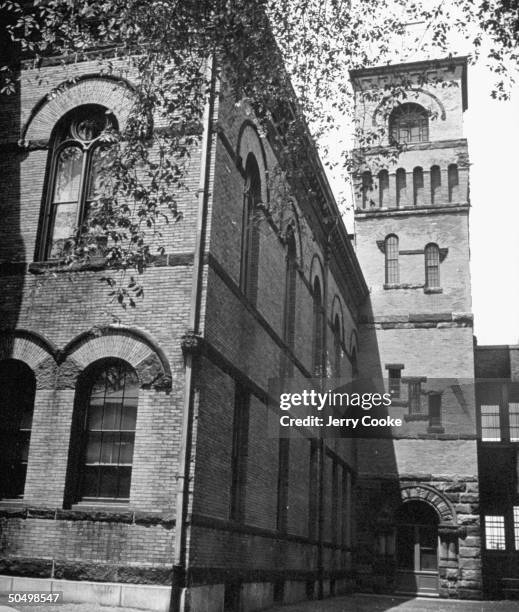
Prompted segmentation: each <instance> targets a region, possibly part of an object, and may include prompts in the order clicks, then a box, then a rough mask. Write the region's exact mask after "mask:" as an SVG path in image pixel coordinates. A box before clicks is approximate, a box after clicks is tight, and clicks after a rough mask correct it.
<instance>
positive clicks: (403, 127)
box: [389, 102, 429, 143]
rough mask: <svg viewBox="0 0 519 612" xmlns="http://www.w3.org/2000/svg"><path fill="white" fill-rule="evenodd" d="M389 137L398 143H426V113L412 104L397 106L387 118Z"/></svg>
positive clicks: (423, 109)
mask: <svg viewBox="0 0 519 612" xmlns="http://www.w3.org/2000/svg"><path fill="white" fill-rule="evenodd" d="M389 137H390V140H392V141H394V142H399V143H404V142H409V143H413V142H426V141H428V140H429V114H428V112H427V111H426V110H425V108H423V106H420V105H419V104H414V103H413V102H406V103H405V104H401V105H400V106H397V107H396V108H395V109H394V110H393V112H392V113H391V115H390V117H389Z"/></svg>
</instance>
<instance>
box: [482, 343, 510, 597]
mask: <svg viewBox="0 0 519 612" xmlns="http://www.w3.org/2000/svg"><path fill="white" fill-rule="evenodd" d="M475 362H476V402H477V418H478V427H479V432H480V436H479V441H478V444H479V449H478V459H479V465H478V469H479V476H480V483H481V500H480V501H481V517H482V522H483V524H482V532H483V535H484V540H483V541H484V550H483V555H482V561H483V584H484V587H485V592H486V593H487V594H488V595H490V596H492V597H503V596H504V597H510V598H514V599H517V597H518V596H519V580H518V578H517V576H518V575H519V449H518V444H517V443H518V442H519V347H518V346H476V348H475Z"/></svg>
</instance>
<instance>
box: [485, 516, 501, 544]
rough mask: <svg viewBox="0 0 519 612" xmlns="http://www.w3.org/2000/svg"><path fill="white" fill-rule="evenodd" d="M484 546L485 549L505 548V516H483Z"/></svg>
mask: <svg viewBox="0 0 519 612" xmlns="http://www.w3.org/2000/svg"><path fill="white" fill-rule="evenodd" d="M485 547H486V549H487V550H505V549H506V541H505V517H504V516H485Z"/></svg>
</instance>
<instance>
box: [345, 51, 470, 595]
mask: <svg viewBox="0 0 519 612" xmlns="http://www.w3.org/2000/svg"><path fill="white" fill-rule="evenodd" d="M466 70H467V67H466V60H465V58H452V59H448V60H443V61H434V62H428V61H426V62H417V63H413V64H404V65H394V66H385V67H380V68H370V69H365V70H358V71H354V72H352V73H351V79H352V83H353V87H354V90H355V95H356V108H357V117H356V119H357V124H358V125H359V127H360V128H361V130H362V131H363V133H364V135H369V134H370V133H373V131H377V130H378V133H379V134H380V133H382V132H383V134H384V136H382V137H381V138H380V140H379V141H378V142H376V143H375V145H373V144H372V145H371V146H369V147H366V146H364V147H362V146H361V145H362V139H361V140H359V148H358V149H357V151H356V155H357V158H358V162H359V167H358V173H357V175H356V181H357V184H356V190H355V191H356V198H357V203H356V210H355V225H356V229H355V231H356V251H357V256H358V258H359V262H360V265H361V268H362V270H363V273H364V277H365V279H366V282H367V284H368V287H369V289H370V296H369V300H368V301H367V302H366V304H365V305H364V306H363V308H362V311H361V317H360V325H359V334H360V336H359V347H360V351H359V364H360V374H361V376H364V377H369V378H379V379H380V378H387V384H388V386H389V389H390V390H391V391H393V398H394V400H393V404H392V406H391V408H390V411H391V415H392V416H398V417H400V418H401V419H402V420H403V426H402V427H399V428H397V429H394V431H393V438H394V439H393V440H392V441H382V440H379V441H371V442H370V443H367V442H366V443H364V444H362V445H359V448H358V466H359V474H358V477H359V491H360V493H359V509H358V516H359V517H362V518H359V524H358V534H357V538H358V539H357V551H358V555H359V570H360V571H361V572H362V571H364V572H365V577H364V583H366V584H368V585H369V586H374V587H375V588H380V589H388V588H396V589H397V590H399V591H403V592H411V593H412V592H418V593H423V594H438V593H439V594H440V595H441V596H446V597H453V596H458V597H471V598H477V597H479V596H481V555H480V532H479V493H478V472H477V441H476V419H475V403H474V392H473V385H472V380H473V376H474V359H473V332H472V314H471V294H470V274H469V233H468V216H469V199H468V172H469V163H468V152H467V141H466V140H465V139H464V138H463V134H462V116H463V111H464V110H465V109H466V107H467V85H466ZM392 86H395V87H399V88H401V89H403V90H404V92H405V95H404V96H403V97H402V99H401V100H400V102H398V103H394V102H389V103H388V98H387V94H386V93H385V92H386V91H387V90H388V89H389V88H390V87H392ZM399 145H404V146H403V149H402V151H401V152H400V154H399V155H397V156H394V155H392V153H393V152H395V151H396V150H397V147H398V146H399Z"/></svg>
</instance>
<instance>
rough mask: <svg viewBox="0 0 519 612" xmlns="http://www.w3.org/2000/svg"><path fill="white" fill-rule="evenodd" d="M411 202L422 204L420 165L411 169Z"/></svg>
mask: <svg viewBox="0 0 519 612" xmlns="http://www.w3.org/2000/svg"><path fill="white" fill-rule="evenodd" d="M413 204H414V205H415V206H422V205H423V170H422V168H420V166H417V167H416V168H415V169H414V170H413Z"/></svg>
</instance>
